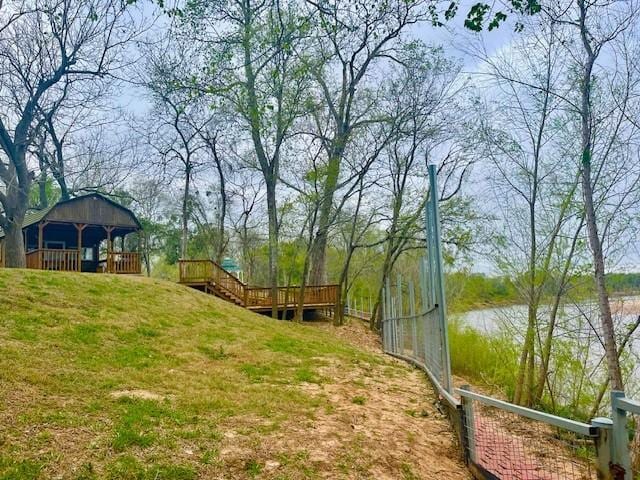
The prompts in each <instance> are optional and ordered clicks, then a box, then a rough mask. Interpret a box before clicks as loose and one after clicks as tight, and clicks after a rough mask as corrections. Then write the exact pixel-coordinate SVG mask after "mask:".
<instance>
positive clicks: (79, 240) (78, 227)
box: [73, 223, 86, 272]
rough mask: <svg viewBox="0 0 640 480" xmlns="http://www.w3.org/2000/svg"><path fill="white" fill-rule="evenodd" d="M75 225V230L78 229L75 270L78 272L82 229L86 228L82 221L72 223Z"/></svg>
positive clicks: (80, 262)
mask: <svg viewBox="0 0 640 480" xmlns="http://www.w3.org/2000/svg"><path fill="white" fill-rule="evenodd" d="M73 225H74V226H75V227H76V230H78V259H77V262H76V263H77V265H76V270H77V271H78V272H81V271H82V231H83V230H84V229H85V228H86V225H85V224H84V223H74V224H73Z"/></svg>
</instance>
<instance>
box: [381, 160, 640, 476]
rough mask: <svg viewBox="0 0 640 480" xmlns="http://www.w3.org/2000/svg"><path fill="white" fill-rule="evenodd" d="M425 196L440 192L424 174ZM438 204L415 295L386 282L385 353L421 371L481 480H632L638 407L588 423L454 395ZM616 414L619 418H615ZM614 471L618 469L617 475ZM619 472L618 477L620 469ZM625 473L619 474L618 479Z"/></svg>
mask: <svg viewBox="0 0 640 480" xmlns="http://www.w3.org/2000/svg"><path fill="white" fill-rule="evenodd" d="M429 181H430V192H437V191H438V190H437V182H436V174H435V168H434V167H433V166H430V167H429ZM437 203H438V202H437V198H436V196H435V195H432V194H431V195H429V198H428V201H427V203H426V205H425V211H426V215H425V228H426V239H427V248H426V255H425V258H424V261H422V262H421V264H420V269H419V273H420V282H419V283H420V291H419V292H418V293H419V295H416V292H415V291H414V286H413V283H412V282H411V281H410V280H409V281H404V280H403V279H402V278H401V277H398V278H397V281H396V284H395V286H394V288H392V286H391V281H390V279H388V278H387V279H386V283H385V288H384V295H383V323H382V326H383V329H382V340H383V347H384V350H385V351H386V352H388V353H390V354H393V355H395V356H397V357H400V358H402V359H404V360H408V361H410V362H412V363H414V364H415V365H417V366H419V367H420V368H422V369H423V370H424V371H425V372H426V373H427V375H428V376H429V378H430V379H431V381H432V383H433V384H434V386H435V387H436V389H437V390H438V392H439V393H440V394H441V396H442V397H443V398H444V399H445V400H446V404H447V405H448V406H449V411H450V412H451V415H450V417H451V420H452V423H453V426H454V428H455V429H456V431H457V432H458V434H459V438H460V443H461V445H462V447H463V451H464V455H465V459H466V460H467V462H468V464H469V466H470V468H471V469H472V470H473V472H474V473H475V474H476V476H478V477H479V478H489V479H495V478H499V479H514V480H560V479H566V480H583V479H584V480H586V479H589V480H590V479H596V478H615V479H617V478H621V479H624V480H632V476H631V469H630V460H629V458H630V456H629V434H630V431H629V425H632V424H633V425H635V424H634V423H633V419H632V421H631V422H628V418H627V412H630V413H633V414H635V415H640V402H634V401H632V400H626V399H624V398H623V397H622V400H621V401H620V402H618V403H616V399H615V397H612V405H613V406H614V408H615V409H616V410H614V419H613V420H610V419H607V418H601V419H594V420H593V421H592V423H591V424H587V423H581V422H576V421H573V420H569V419H566V418H562V417H558V416H554V415H550V414H547V413H545V412H540V411H536V410H531V409H528V408H524V407H521V406H518V405H514V404H511V403H508V402H505V401H502V400H499V399H496V398H492V397H487V396H483V395H479V394H476V393H473V392H471V391H470V390H468V389H462V390H461V389H459V390H456V391H455V393H457V394H458V395H459V396H460V400H458V399H457V398H456V397H455V396H454V395H453V394H454V389H453V385H452V377H451V366H450V365H451V363H450V357H449V341H448V334H447V322H446V317H445V313H446V298H445V292H444V280H443V265H442V252H441V245H440V242H441V240H440V238H441V237H440V222H439V213H438V205H437ZM615 412H617V416H616V413H615ZM616 469H618V470H616ZM620 469H621V470H620ZM620 471H622V474H620Z"/></svg>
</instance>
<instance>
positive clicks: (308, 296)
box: [178, 260, 338, 309]
mask: <svg viewBox="0 0 640 480" xmlns="http://www.w3.org/2000/svg"><path fill="white" fill-rule="evenodd" d="M178 265H179V272H180V283H186V284H199V285H208V284H212V286H213V287H215V288H218V289H220V290H222V291H223V292H225V293H227V294H230V295H232V296H233V297H235V298H236V299H237V300H238V301H239V302H240V303H241V304H242V305H243V306H245V307H247V308H255V309H260V308H268V307H270V306H271V303H272V301H271V288H269V287H249V286H248V285H246V284H245V283H243V282H242V281H240V280H239V279H238V278H237V277H235V276H234V275H232V274H231V273H229V272H228V271H226V270H225V269H224V268H222V267H221V266H220V265H218V264H217V263H216V262H214V261H212V260H180V261H179V263H178ZM337 301H338V285H310V286H307V287H305V291H304V304H305V305H307V306H335V305H336V304H337ZM299 303H300V287H299V286H291V287H278V292H277V304H278V306H279V307H285V308H289V307H290V308H293V307H295V306H297V305H298V304H299Z"/></svg>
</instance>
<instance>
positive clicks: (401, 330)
mask: <svg viewBox="0 0 640 480" xmlns="http://www.w3.org/2000/svg"><path fill="white" fill-rule="evenodd" d="M396 285H397V286H396V296H397V298H398V300H397V301H396V305H397V306H398V315H396V318H397V319H398V320H397V322H398V351H399V353H401V354H402V355H404V324H403V321H402V316H403V315H404V311H403V308H402V275H400V274H398V278H397V283H396Z"/></svg>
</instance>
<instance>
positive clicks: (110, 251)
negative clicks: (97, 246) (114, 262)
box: [102, 225, 116, 273]
mask: <svg viewBox="0 0 640 480" xmlns="http://www.w3.org/2000/svg"><path fill="white" fill-rule="evenodd" d="M102 228H104V229H105V230H106V232H107V273H111V256H112V254H113V240H112V239H111V232H113V230H114V229H115V228H116V227H110V226H107V225H103V227H102Z"/></svg>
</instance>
